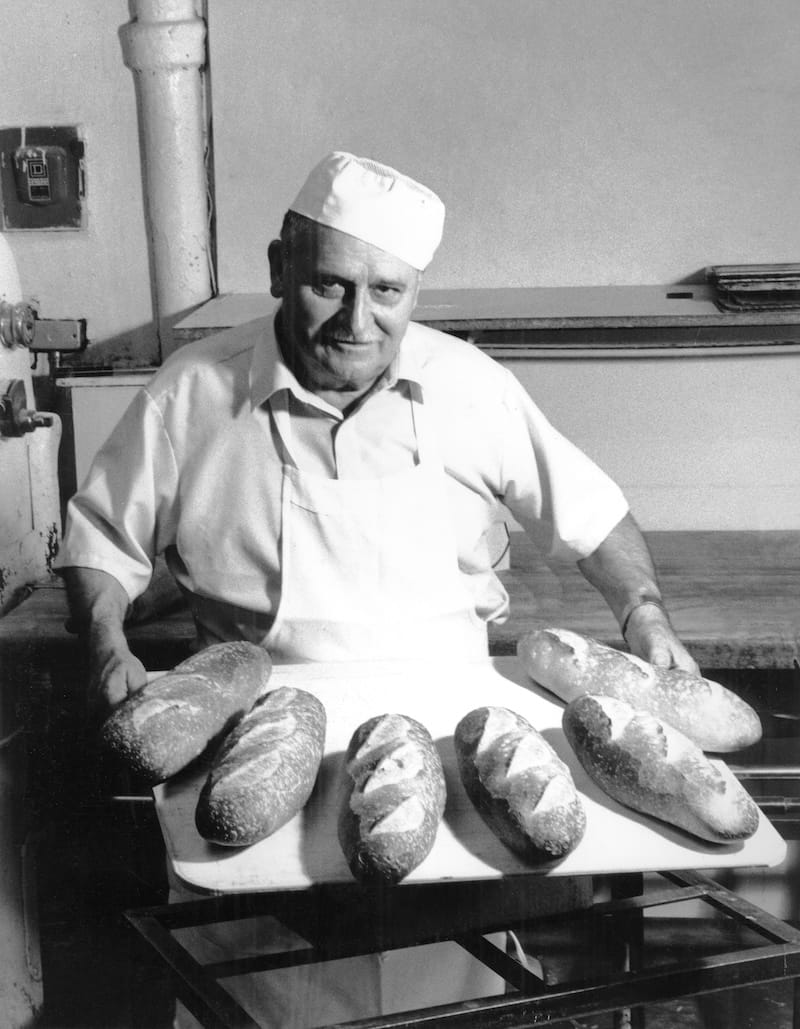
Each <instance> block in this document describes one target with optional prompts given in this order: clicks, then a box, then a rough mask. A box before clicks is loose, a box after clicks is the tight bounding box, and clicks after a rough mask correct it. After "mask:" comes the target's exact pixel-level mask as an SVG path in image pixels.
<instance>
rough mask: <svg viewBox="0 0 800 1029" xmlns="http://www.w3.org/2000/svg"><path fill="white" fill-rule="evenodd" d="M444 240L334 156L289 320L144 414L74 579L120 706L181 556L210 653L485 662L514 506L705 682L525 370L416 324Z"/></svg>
mask: <svg viewBox="0 0 800 1029" xmlns="http://www.w3.org/2000/svg"><path fill="white" fill-rule="evenodd" d="M443 221H444V207H443V205H442V203H441V201H440V200H439V198H438V197H437V196H436V195H435V194H434V193H432V192H431V191H430V190H428V189H426V188H425V187H424V186H422V185H420V184H419V183H417V182H415V181H413V180H412V179H410V178H408V177H407V176H405V175H402V174H400V173H399V172H397V171H395V170H394V169H392V168H389V167H387V166H385V165H381V164H377V163H376V162H374V161H370V160H365V159H361V158H358V157H355V156H353V155H351V154H345V153H338V152H337V153H333V154H330V155H328V156H327V157H326V158H325V159H324V160H322V161H321V162H320V164H319V165H318V166H317V167H316V168H315V169H314V170H313V171H312V172H311V174H310V176H309V178H308V180H307V182H306V183H305V185H304V186H303V187H302V189H301V190H300V193H299V195H298V196H297V198H296V200H295V201H294V203H293V204H292V205H291V207H290V209H289V211H288V213H287V215H286V218H285V220H284V224H283V227H282V231H281V236H280V239H278V240H274V241H273V242H272V243H271V244H270V247H269V263H270V271H271V291H272V295H273V296H274V297H276V298H278V299H279V300H280V306H279V308H278V311H277V313H276V315H275V316H274V318H271V319H268V320H263V321H258V322H255V323H251V324H249V325H245V326H242V327H238V328H235V329H232V330H230V331H227V332H223V333H221V334H219V335H218V336H215V337H212V338H210V339H207V340H205V341H202V342H200V343H198V344H194V345H192V346H187V347H184V348H183V349H182V350H180V351H179V352H178V353H177V354H175V355H174V356H173V357H172V358H171V359H170V360H169V361H167V362H166V363H165V365H164V366H163V368H162V369H161V370H160V371H159V372H158V373H157V374H156V375H155V376H154V378H153V379H152V381H151V382H150V383H149V384H148V385H147V386H146V388H145V389H143V390H142V392H141V393H140V394H139V396H138V397H137V398H136V399H135V400H134V402H133V403H132V405H131V407H130V408H129V410H128V411H127V413H126V414H125V415H124V417H123V418H122V420H121V422H120V424H119V426H118V428H117V429H116V430H115V431H114V433H113V434H112V436H111V437H110V439H109V440H108V442H107V443H106V445H105V446H104V447H103V449H102V450H101V451H100V453H99V454H98V456H97V459H96V461H95V463H94V465H93V468H92V470H91V472H90V474H89V476H88V478H87V481H86V483H85V484H84V485H83V488H82V489H81V490H80V492H79V493H78V494H77V495H76V496H75V497H74V498H73V499H72V501H71V503H70V511H69V520H68V526H67V530H66V534H65V540H64V544H63V548H62V552H61V556H60V559H59V562H60V566H61V570H62V574H63V575H64V578H65V580H66V583H67V587H68V592H69V597H70V604H71V609H72V614H73V618H74V620H75V621H76V623H77V624H78V625H79V626H80V627H81V631H82V632H83V634H84V635H85V638H86V640H87V644H88V647H89V653H90V663H91V669H92V685H93V688H94V689H95V691H96V693H97V696H98V698H99V699H100V700H101V701H102V702H103V703H104V704H106V705H113V704H115V703H117V702H118V701H120V700H121V699H123V698H124V697H125V696H126V695H127V694H129V693H130V692H131V691H134V690H136V689H138V688H139V687H141V686H142V685H143V683H144V681H145V671H144V669H143V667H142V666H141V664H140V663H139V662H138V661H137V660H136V659H135V658H134V657H133V656H132V655H131V653H130V651H129V649H128V647H127V644H126V641H125V635H124V630H123V623H124V618H125V615H126V611H127V609H128V607H129V605H130V603H131V602H132V601H133V600H134V598H136V597H137V596H138V595H139V594H141V593H142V591H143V590H144V589H145V587H146V586H147V584H148V581H149V579H150V576H151V573H152V562H153V560H154V558H155V557H156V555H159V554H163V555H164V556H165V558H166V562H167V565H168V567H169V568H170V570H171V572H172V573H173V575H174V577H175V579H176V581H177V583H178V584H179V586H180V588H181V590H182V591H183V593H184V594H185V596H186V598H187V601H188V603H189V605H190V607H191V610H192V613H193V615H194V619H195V623H196V626H197V635H198V644H199V646H201V647H202V646H207V645H209V644H210V643H213V642H217V641H220V640H233V639H246V640H250V641H253V642H256V643H258V644H261V645H263V646H264V647H266V648H267V649H268V650H269V652H270V654H271V655H272V657H273V659H274V660H275V661H277V662H292V661H305V660H312V661H313V660H318V661H330V660H342V659H348V660H352V659H367V658H390V659H391V658H402V659H407V658H420V657H425V656H427V655H433V656H441V655H442V654H443V653H454V654H458V655H459V656H460V657H462V658H465V657H476V658H477V657H480V656H485V655H486V653H487V643H486V640H487V633H486V626H487V623H489V622H491V621H496V620H500V619H502V618H503V617H504V616H505V615H506V612H507V604H508V600H507V596H506V594H505V592H504V590H503V588H502V585H501V584H500V582H499V580H498V579H497V577H496V576H495V575H494V573H493V571H492V566H491V558H490V553H489V547H488V544H487V535H488V532H489V529H490V526H491V524H492V521H493V518H494V513H495V511H496V507H497V505H498V503H502V504H504V505H505V506H506V507H507V508H508V509H509V510H510V511H511V512H512V514H513V515H514V516H515V518H516V519H517V521H518V522H519V523H520V524H521V525H522V526H523V527H524V528H525V529H526V530H527V531H528V532H529V533H530V534H531V535H532V536H533V537H534V538H535V539H536V540H537V541H538V542H539V543H540V544H541V545H542V546H543V547H544V548H545V549H546V550H547V551H549V552H550V553H551V554H553V555H555V556H559V557H562V558H568V559H571V560H574V561H576V562H577V563H578V566H579V567H580V569H581V571H582V572H583V574H584V575H585V576H586V578H587V579H588V580H589V581H590V582H591V583H592V584H593V585H594V586H595V587H596V588H597V589H598V590H599V591H600V592H601V593H602V595H603V596H604V598H605V599H606V601H607V603H608V604H609V606H610V608H611V610H612V611H613V613H614V615H615V616H616V617H617V619H618V620H619V622H620V625H621V626H622V627H623V632H624V635H625V638H626V640H627V641H628V644H629V646H630V648H631V650H632V651H633V652H634V653H637V654H638V655H639V656H641V657H643V658H645V659H647V660H650V661H652V662H653V663H655V664H659V665H677V666H680V667H683V668H686V669H690V670H694V669H695V667H696V666H695V665H694V662H693V660H692V659H691V657H690V656H689V654H688V653H687V651H686V650H685V649H684V647H683V646H682V644H681V642H680V641H679V640H678V639H677V637H676V635H675V633H674V631H673V629H672V627H671V625H670V621H669V618H668V615H667V613H666V610H665V608H664V605H663V602H662V598H661V595H660V592H659V589H658V585H657V581H656V576H655V572H654V569H653V565H652V562H651V559H650V556H649V554H648V550H647V547H646V544H645V542H644V540H643V538H642V536H641V534H640V532H639V531H638V529H637V527H636V524H635V522H634V520H633V518H632V516H631V515H630V513H629V511H628V506H627V503H626V501H625V499H624V497H623V495H622V493H621V492H620V490H619V489H618V487H617V486H616V485H615V484H614V483H613V482H611V481H610V480H609V479H608V477H607V476H606V475H605V474H603V473H602V472H601V471H600V470H599V469H598V468H597V467H596V465H594V464H593V463H592V462H591V461H590V460H589V459H588V458H587V457H586V456H585V455H584V454H583V453H581V452H580V451H579V450H578V449H577V448H576V447H575V446H573V445H572V444H571V443H570V442H568V441H567V440H566V439H565V438H564V437H563V436H561V435H560V434H559V433H558V432H557V431H556V430H555V429H554V428H553V427H552V426H551V425H550V424H549V423H548V421H547V420H546V418H545V417H544V415H543V414H542V413H541V412H540V411H539V409H538V408H537V407H536V406H535V404H534V402H533V401H532V399H531V398H530V397H529V396H528V394H527V393H526V392H525V390H523V389H522V387H521V386H520V385H519V383H518V382H517V380H516V379H515V378H514V376H513V375H512V374H511V373H510V372H509V371H508V370H507V369H505V368H503V367H502V366H500V365H499V364H497V363H495V362H494V361H492V360H490V359H489V358H488V357H486V356H485V355H483V354H482V353H481V352H480V351H479V350H477V349H476V348H474V347H472V346H470V345H469V344H468V343H465V342H463V341H460V340H458V339H455V338H453V337H450V336H447V335H445V334H443V333H441V332H437V331H436V330H434V329H430V328H426V327H423V326H421V325H417V324H414V323H412V322H411V321H410V319H411V315H412V312H413V310H414V306H415V303H416V301H417V296H418V293H419V289H420V283H421V279H422V273H423V270H424V269H425V268H426V267H427V265H428V263H429V262H430V260H431V258H432V257H433V254H434V252H435V250H436V247H437V245H438V243H439V241H440V238H441V233H442V226H443ZM417 988H418V984H415V995H417V996H418V994H417ZM347 1011H348V1008H347V1005H346V1004H345V1005H344V1006H343V1007H342V1008H341V1010H339V1009H337V1013H338V1014H339V1015H340V1017H344V1015H342V1012H345V1013H347ZM357 1013H359V1012H358V1011H356V1014H357ZM282 1017H283V1016H282ZM351 1017H352V1016H351ZM279 1024H282V1025H283V1024H289V1023H288V1022H283V1021H280V1023H279Z"/></svg>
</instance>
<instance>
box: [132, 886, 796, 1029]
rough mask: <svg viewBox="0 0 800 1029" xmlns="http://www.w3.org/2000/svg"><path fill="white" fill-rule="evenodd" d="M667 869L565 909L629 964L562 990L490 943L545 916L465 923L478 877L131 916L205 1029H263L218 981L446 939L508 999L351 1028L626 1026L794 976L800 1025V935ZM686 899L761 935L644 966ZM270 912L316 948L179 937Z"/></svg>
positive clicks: (323, 889)
mask: <svg viewBox="0 0 800 1029" xmlns="http://www.w3.org/2000/svg"><path fill="white" fill-rule="evenodd" d="M659 875H660V877H661V878H662V879H664V880H665V881H666V882H667V883H668V884H669V885H667V886H665V887H663V888H659V889H655V890H653V889H649V890H648V892H647V894H644V893H643V892H642V891H643V888H644V880H643V877H642V876H640V875H634V876H625V877H623V879H622V881H618V882H617V883H616V884H615V883H614V880H613V879H612V890H613V894H614V896H613V899H611V900H609V901H604V902H598V903H595V904H594V905H593V906H592V907H590V908H589V909H588V910H582V911H578V912H575V913H573V914H559V915H558V916H557V918H558V919H559V921H560V922H563V920H565V919H571V920H578V921H582V922H583V923H584V928H585V927H586V920H587V919H588V920H589V930H590V931H591V932H594V933H597V934H607V933H608V931H609V929H611V931H612V933H613V934H614V937H615V939H616V940H617V943H618V944H619V954H621V955H624V959H625V960H624V963H622V964H620V965H619V968H620V969H621V970H619V971H615V972H612V973H611V974H603V975H601V976H597V977H593V978H586V979H583V980H581V981H575V982H569V983H558V984H555V985H549V984H548V983H547V982H546V981H545V980H544V979H542V978H540V977H539V976H537V975H535V974H533V973H532V972H530V971H528V970H527V969H526V968H524V967H523V966H522V965H520V964H519V963H518V962H517V961H515V960H514V959H513V958H511V957H509V956H508V955H507V954H505V953H504V952H503V951H502V950H500V949H499V948H497V947H496V946H494V945H493V944H491V943H489V942H488V941H487V940H486V939H484V935H483V934H484V933H489V932H493V931H496V930H498V929H523V928H524V929H527V930H528V931H531V930H535V928H536V923H535V922H533V923H531V922H530V921H526V920H522V919H521V920H520V921H519V922H518V923H516V924H509V919H508V918H507V917H505V918H503V924H497V923H496V922H495V923H492V924H487V923H484V924H480V925H473V926H470V927H464V926H463V921H464V912H465V911H469V890H470V888H472V889H475V888H477V887H478V886H479V884H475V883H467V884H458V885H456V884H438V883H437V884H425V885H413V886H412V885H408V886H403V887H400V888H395V889H388V890H383V891H381V890H375V889H367V888H365V887H360V886H358V885H357V884H346V885H342V884H338V885H336V886H319V887H315V888H313V889H310V890H303V891H285V892H275V893H257V894H229V895H224V896H217V897H209V898H205V899H202V900H199V901H193V902H189V903H185V904H174V905H163V906H159V907H151V908H145V909H139V910H136V911H129V912H127V913H126V917H127V918H128V920H129V921H130V922H131V924H132V925H133V926H134V927H135V928H136V930H138V932H139V933H140V934H141V935H142V936H143V937H144V938H145V939H146V940H147V941H148V942H149V943H150V945H151V946H152V947H154V948H155V950H156V951H157V952H158V953H159V954H160V955H161V957H162V958H163V959H164V961H165V962H166V963H167V964H168V966H169V967H170V968H171V970H172V972H173V974H174V976H175V980H176V989H177V992H178V996H179V997H180V998H181V1000H182V1001H183V1003H184V1004H186V1006H187V1007H188V1008H189V1009H190V1010H191V1011H192V1012H193V1013H194V1015H195V1016H196V1017H197V1018H198V1019H199V1020H200V1021H201V1022H202V1024H203V1025H205V1026H208V1027H213V1029H218V1027H224V1029H257V1023H256V1022H254V1021H253V1019H252V1018H250V1016H249V1015H248V1014H247V1013H246V1012H245V1011H244V1010H243V1009H242V1007H241V1006H240V1005H239V1004H238V1003H237V1002H236V1001H235V1000H234V999H233V997H232V996H231V995H230V994H229V993H228V992H227V990H225V989H224V987H223V986H221V985H220V982H219V980H220V979H224V978H226V977H229V976H233V975H242V974H244V973H246V972H255V971H267V970H269V969H275V968H285V967H289V966H292V965H300V964H307V963H313V962H317V961H328V960H333V959H336V958H343V957H353V956H356V955H359V954H366V953H372V952H374V951H377V950H391V949H394V948H399V947H407V946H412V945H415V944H423V943H430V942H441V941H444V940H454V941H455V942H457V943H458V944H460V945H461V946H462V947H464V948H465V949H466V950H468V951H469V952H470V953H471V954H472V955H473V956H475V957H476V958H478V960H480V961H481V962H483V963H484V964H485V965H487V966H488V967H490V968H491V969H492V970H493V971H495V972H496V973H497V974H499V975H500V976H502V977H503V978H504V979H505V980H506V982H507V983H508V989H509V992H507V993H506V994H505V995H504V996H501V997H489V998H486V999H484V1000H478V1001H474V1000H470V1001H465V1002H459V1003H453V1004H447V1005H443V1006H438V1007H435V1008H425V1009H417V1010H413V1011H408V1012H404V1013H402V1014H395V1015H388V1016H379V1017H375V1018H367V1019H359V1020H357V1021H355V1022H349V1023H347V1025H348V1026H350V1027H352V1029H355V1027H358V1029H411V1027H425V1026H428V1027H433V1026H437V1027H438V1026H453V1027H458V1029H512V1027H514V1029H522V1027H525V1026H534V1025H545V1024H555V1023H558V1022H561V1021H563V1020H565V1019H570V1018H577V1017H581V1016H585V1015H590V1014H598V1013H601V1012H609V1011H615V1012H625V1013H626V1014H625V1015H624V1016H622V1015H621V1016H619V1018H618V1024H622V1021H621V1020H622V1018H625V1019H627V1013H628V1012H630V1009H640V1008H641V1006H642V1005H647V1004H652V1003H656V1002H662V1001H666V1000H671V999H675V998H678V997H687V996H694V995H698V994H703V993H709V992H714V991H721V990H730V989H734V988H740V987H745V986H752V985H756V984H759V983H765V982H770V981H774V980H778V979H793V980H794V994H793V995H794V1015H793V1025H794V1027H795V1029H800V1005H798V1003H797V1001H798V985H797V983H798V977H800V930H798V929H795V928H793V927H792V926H790V925H788V924H786V923H785V922H782V921H780V920H779V919H777V918H775V917H773V916H772V915H769V914H767V913H766V912H765V911H762V910H761V909H760V908H758V907H756V906H754V905H753V904H750V903H749V902H747V901H745V900H743V899H741V898H740V897H737V896H736V895H735V894H733V893H731V892H730V891H729V890H726V889H724V888H723V887H722V886H719V885H718V884H717V883H715V882H713V881H712V880H711V879H709V878H707V877H706V876H704V875H701V874H700V873H698V872H694V871H683V872H671V871H664V872H661V873H659ZM657 881H659V882H660V880H657ZM620 894H622V896H620ZM686 900H700V901H703V902H705V903H706V904H708V905H709V906H710V908H711V909H713V912H714V913H716V914H722V915H724V916H726V917H727V918H729V919H732V920H733V923H734V924H735V925H736V926H738V927H739V928H741V929H742V930H747V931H751V932H752V933H754V934H755V935H756V936H757V938H758V939H759V943H758V944H757V945H748V944H746V943H744V942H743V943H742V945H741V946H738V947H736V948H734V949H732V950H731V949H729V950H724V952H722V953H718V954H713V955H711V956H709V955H707V954H704V955H701V956H699V957H697V956H695V957H690V958H687V959H685V960H680V961H676V962H674V963H669V964H659V965H657V966H654V967H650V968H648V967H646V966H645V962H644V948H643V934H644V918H643V916H644V912H645V911H646V910H647V909H648V908H655V907H660V906H663V905H668V904H673V903H677V902H680V901H686ZM465 905H466V907H465ZM434 911H435V912H436V914H435V916H433V915H432V912H434ZM265 915H273V916H276V917H278V918H280V919H281V920H282V921H285V922H286V923H287V924H289V925H290V926H291V927H292V928H294V929H296V930H297V931H298V932H300V933H301V934H302V935H303V937H304V938H305V939H307V940H308V941H309V946H308V948H307V949H304V950H300V951H296V950H293V951H286V952H282V953H272V954H269V955H263V956H260V957H255V958H253V957H250V958H246V959H232V960H230V961H226V962H224V963H217V964H209V965H200V964H199V963H198V962H197V961H195V959H194V958H193V957H192V956H191V954H189V952H188V951H187V950H186V949H185V948H184V947H183V946H182V945H181V944H180V943H178V941H177V940H176V939H175V938H174V936H173V935H172V932H173V930H176V929H181V928H186V927H189V926H197V925H207V924H210V923H214V922H220V921H229V920H236V919H242V918H252V917H254V916H265ZM551 917H552V916H551ZM542 921H546V919H543V920H542ZM453 926H456V927H457V931H456V932H453V928H452V927H453ZM331 927H335V931H333V932H332V931H331ZM448 927H449V928H448ZM748 935H749V933H748ZM762 941H763V942H762ZM634 1016H635V1017H634V1019H633V1023H636V1022H638V1023H639V1024H643V1019H642V1015H641V1011H640V1010H638V1011H634ZM628 1024H631V1023H628ZM339 1029H343V1027H342V1026H340V1027H339Z"/></svg>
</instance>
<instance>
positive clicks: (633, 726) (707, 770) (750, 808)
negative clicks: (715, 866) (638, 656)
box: [562, 694, 759, 843]
mask: <svg viewBox="0 0 800 1029" xmlns="http://www.w3.org/2000/svg"><path fill="white" fill-rule="evenodd" d="M562 720H563V726H564V733H565V734H566V737H567V739H568V740H569V743H570V745H571V747H572V749H573V750H574V751H575V754H576V755H577V757H578V760H579V761H580V762H581V764H582V765H583V767H584V768H585V769H586V772H587V773H588V774H589V776H590V777H591V778H592V779H593V780H594V781H595V782H596V783H597V785H598V786H599V787H600V788H601V789H602V790H603V791H604V792H605V793H607V794H608V795H609V796H610V797H613V798H614V800H617V801H619V803H620V804H624V805H626V806H627V807H629V808H633V810H634V811H640V812H642V813H643V814H646V815H651V816H653V817H654V818H659V819H661V820H662V821H664V822H668V823H670V824H671V825H674V826H678V827H679V828H680V829H684V830H685V831H686V832H689V833H691V834H692V835H693V836H697V837H699V838H700V839H702V840H708V841H710V842H712V843H730V842H731V841H733V840H742V839H746V838H747V837H749V836H752V835H753V833H754V832H755V831H756V829H757V828H758V819H759V813H758V807H757V806H756V804H755V802H754V801H753V799H752V797H750V795H749V794H748V793H747V792H746V790H745V789H744V788H743V787H742V785H741V784H740V783H739V781H738V779H736V777H735V776H734V775H733V773H732V772H731V771H730V769H729V768H728V767H727V765H725V764H724V762H723V761H721V760H716V761H714V762H711V761H710V760H709V759H708V758H707V757H706V755H705V754H704V753H703V752H702V750H700V748H699V747H697V746H695V744H694V743H692V741H691V740H689V739H688V738H687V737H686V736H684V735H683V733H680V732H678V731H677V729H674V728H672V726H670V725H668V724H667V723H666V722H663V721H661V720H660V719H659V718H657V717H655V716H653V715H651V714H648V713H646V712H642V711H635V710H634V709H633V708H632V707H631V706H630V705H629V704H625V703H624V702H623V701H621V700H616V699H615V698H614V697H596V696H591V695H590V694H586V695H584V696H582V697H578V699H577V700H573V701H571V702H570V703H569V704H568V705H567V707H566V708H565V710H564V714H563V719H562Z"/></svg>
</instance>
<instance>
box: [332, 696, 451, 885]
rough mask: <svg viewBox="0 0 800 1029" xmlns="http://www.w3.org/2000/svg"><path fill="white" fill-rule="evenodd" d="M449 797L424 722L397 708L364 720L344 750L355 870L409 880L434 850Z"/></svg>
mask: <svg viewBox="0 0 800 1029" xmlns="http://www.w3.org/2000/svg"><path fill="white" fill-rule="evenodd" d="M445 801H446V785H445V778H444V769H443V767H442V761H441V758H440V757H439V752H438V751H437V749H436V745H435V743H434V741H433V739H432V737H431V735H430V733H429V732H428V730H427V729H426V728H425V726H424V725H422V724H421V723H420V722H418V721H416V719H414V718H410V717H408V716H407V715H402V714H394V713H390V714H383V715H376V716H375V717H373V718H370V719H368V720H367V721H365V722H363V723H362V724H361V725H360V726H359V727H358V728H357V729H356V730H355V732H354V733H353V736H352V738H351V740H350V743H349V746H348V748H347V751H346V754H345V760H344V766H343V772H342V792H341V800H340V806H339V816H338V837H339V844H340V846H341V848H342V852H343V854H344V856H345V858H346V860H347V863H348V866H349V867H350V871H351V872H352V874H353V876H354V877H355V878H356V879H357V880H359V882H364V883H376V882H377V883H397V882H400V880H401V879H404V878H405V876H407V875H408V874H409V872H411V871H412V870H413V869H415V868H416V867H417V866H418V865H420V864H421V863H422V862H423V861H424V860H425V858H426V857H427V856H428V854H429V853H430V851H431V849H432V847H433V844H434V842H435V840H436V833H437V831H438V828H439V824H440V822H441V819H442V815H443V814H444V808H445Z"/></svg>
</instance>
